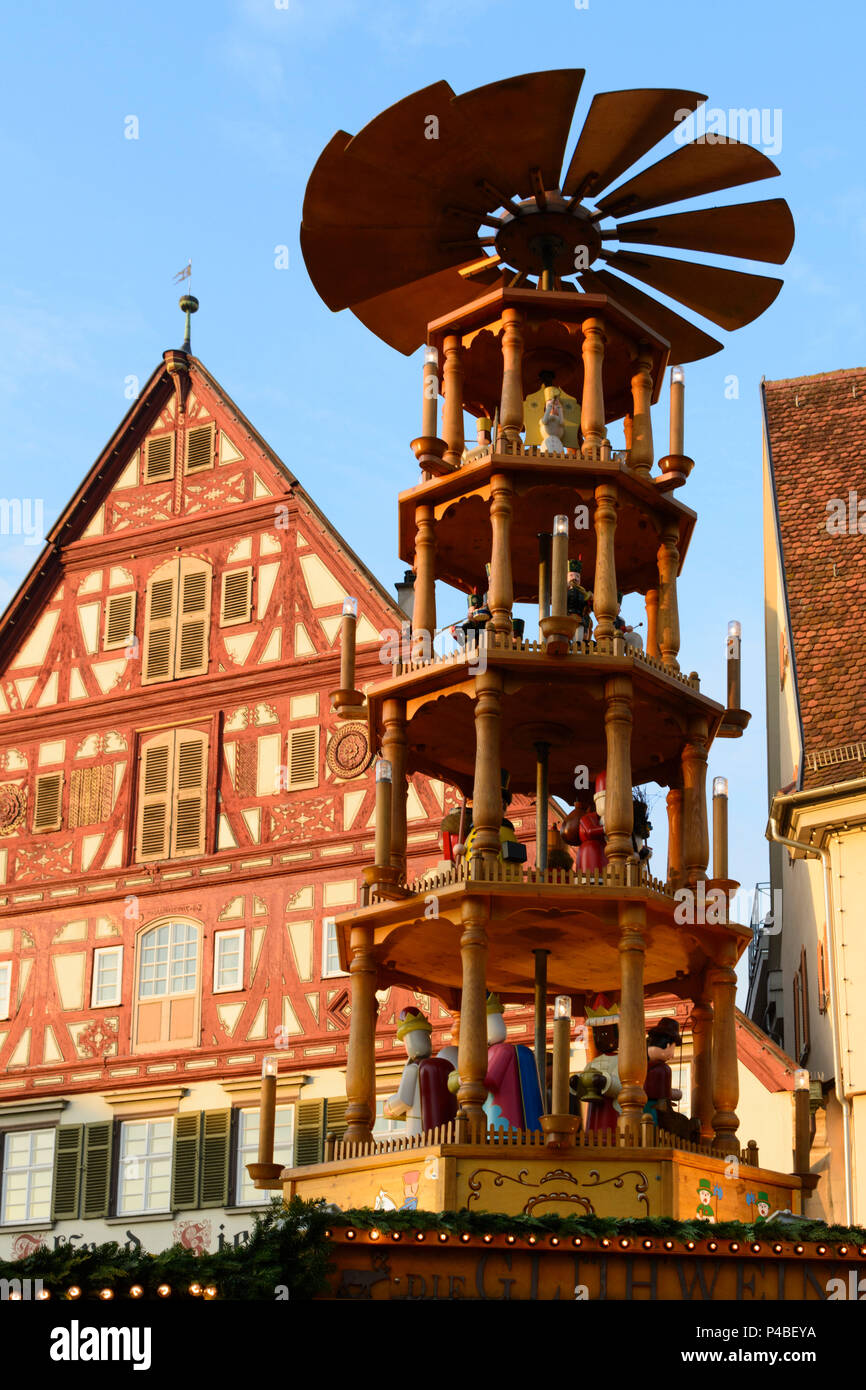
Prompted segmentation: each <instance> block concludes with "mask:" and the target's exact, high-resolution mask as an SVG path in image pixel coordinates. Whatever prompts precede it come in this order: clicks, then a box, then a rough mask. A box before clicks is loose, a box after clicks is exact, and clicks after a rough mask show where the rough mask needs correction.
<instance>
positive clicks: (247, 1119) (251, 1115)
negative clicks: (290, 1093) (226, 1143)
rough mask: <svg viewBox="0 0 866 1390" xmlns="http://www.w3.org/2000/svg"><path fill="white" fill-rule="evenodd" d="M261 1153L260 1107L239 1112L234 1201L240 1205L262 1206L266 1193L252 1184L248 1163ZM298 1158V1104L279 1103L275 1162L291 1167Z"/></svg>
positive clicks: (275, 1129)
mask: <svg viewBox="0 0 866 1390" xmlns="http://www.w3.org/2000/svg"><path fill="white" fill-rule="evenodd" d="M258 1153H259V1111H258V1107H256V1108H255V1109H249V1110H239V1111H238V1112H237V1154H236V1158H235V1202H236V1203H237V1204H238V1206H246V1205H248V1204H249V1205H258V1206H261V1204H262V1200H263V1197H264V1193H262V1192H261V1191H259V1190H257V1189H256V1188H255V1187H253V1180H252V1178H251V1177H250V1175H249V1173H248V1172H247V1164H248V1163H256V1162H257V1161H258ZM294 1160H295V1107H294V1105H278V1106H277V1107H276V1115H275V1123H274V1162H275V1163H282V1164H283V1165H284V1166H285V1167H286V1168H290V1167H291V1165H292V1164H293V1163H294Z"/></svg>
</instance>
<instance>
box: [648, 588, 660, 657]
mask: <svg viewBox="0 0 866 1390" xmlns="http://www.w3.org/2000/svg"><path fill="white" fill-rule="evenodd" d="M646 654H647V656H654V657H655V658H656V659H658V657H659V591H658V589H647V591H646Z"/></svg>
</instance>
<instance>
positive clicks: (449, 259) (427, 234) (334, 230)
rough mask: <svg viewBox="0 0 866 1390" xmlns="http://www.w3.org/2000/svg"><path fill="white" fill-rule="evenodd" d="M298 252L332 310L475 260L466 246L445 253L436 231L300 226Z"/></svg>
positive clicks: (343, 307)
mask: <svg viewBox="0 0 866 1390" xmlns="http://www.w3.org/2000/svg"><path fill="white" fill-rule="evenodd" d="M479 249H480V248H479ZM301 250H302V252H303V255H304V261H305V262H306V266H307V270H308V272H309V275H310V279H311V280H312V282H313V284H314V285H315V286H316V289H317V291H318V293H319V294H320V295H321V297H322V299H324V301H325V303H326V304H327V306H328V308H329V309H334V310H337V309H348V308H353V307H354V305H355V304H357V303H358V302H359V301H361V300H363V299H371V298H372V297H373V296H375V295H380V294H385V293H387V291H388V290H396V289H399V288H400V286H401V285H408V284H410V283H411V282H412V281H413V280H420V279H421V278H422V277H424V276H425V275H432V274H434V273H435V272H436V271H438V270H445V269H447V268H448V267H449V266H455V265H462V264H464V262H465V261H466V260H467V259H472V260H474V259H477V257H473V256H467V252H466V247H465V246H451V247H445V248H443V247H442V246H441V245H440V238H439V236H438V235H437V231H436V228H435V227H430V228H425V229H423V230H422V229H419V228H412V229H410V230H409V231H406V230H405V229H404V228H402V227H395V228H391V229H388V228H384V227H354V228H353V227H348V228H347V227H316V228H313V229H311V228H308V227H303V226H302V227H301Z"/></svg>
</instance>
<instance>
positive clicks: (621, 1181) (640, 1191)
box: [588, 1168, 650, 1215]
mask: <svg viewBox="0 0 866 1390" xmlns="http://www.w3.org/2000/svg"><path fill="white" fill-rule="evenodd" d="M589 1176H590V1177H591V1178H595V1182H594V1183H591V1184H588V1185H589V1186H592V1187H605V1186H606V1185H607V1183H609V1182H612V1183H613V1185H614V1187H625V1180H626V1178H628V1177H635V1178H637V1179H638V1181H637V1182H636V1183H635V1185H634V1190H635V1193H636V1194H637V1199H638V1202H642V1203H643V1205H644V1206H645V1207H646V1210H647V1215H649V1209H650V1205H649V1198H648V1197H647V1195H646V1192H647V1188H648V1187H649V1178H648V1177H647V1175H646V1173H642V1172H641V1171H640V1169H639V1168H626V1170H625V1172H623V1173H617V1175H616V1177H613V1178H602V1176H601V1173H600V1172H599V1171H598V1169H597V1168H593V1169H591V1170H590V1174H589Z"/></svg>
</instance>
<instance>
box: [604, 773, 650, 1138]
mask: <svg viewBox="0 0 866 1390" xmlns="http://www.w3.org/2000/svg"><path fill="white" fill-rule="evenodd" d="M608 785H609V783H608ZM605 819H607V801H605ZM645 930H646V906H645V904H644V903H633V904H627V905H625V906H623V907H622V908H621V909H620V937H619V963H620V966H619V968H620V1000H619V1077H620V1082H621V1085H622V1088H621V1090H620V1093H619V1096H618V1097H617V1099H618V1101H619V1106H620V1109H621V1111H622V1114H621V1115H620V1117H619V1120H618V1122H617V1130H618V1134H619V1137H620V1139H621V1140H624V1141H625V1142H626V1143H633V1144H635V1143H637V1142H638V1138H639V1135H640V1118H641V1114H642V1113H643V1108H644V1106H645V1104H646V1091H645V1090H644V1082H645V1081H646V1066H647V1055H646V1023H645V1018H644V997H643V976H644V958H645V955H646V942H645V939H644V932H645Z"/></svg>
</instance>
